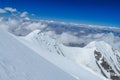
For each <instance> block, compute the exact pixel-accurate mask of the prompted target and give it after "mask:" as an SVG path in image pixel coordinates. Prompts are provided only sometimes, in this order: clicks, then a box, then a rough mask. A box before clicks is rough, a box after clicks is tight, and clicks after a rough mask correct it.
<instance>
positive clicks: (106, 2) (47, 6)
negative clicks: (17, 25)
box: [0, 0, 120, 26]
mask: <svg viewBox="0 0 120 80" xmlns="http://www.w3.org/2000/svg"><path fill="white" fill-rule="evenodd" d="M6 6H9V7H13V8H17V9H18V10H19V11H28V12H29V13H34V14H36V15H37V16H38V17H39V19H50V20H59V21H68V22H77V23H87V24H97V25H109V26H120V0H0V7H6Z"/></svg>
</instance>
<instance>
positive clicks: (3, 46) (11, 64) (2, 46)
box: [0, 29, 76, 80]
mask: <svg viewBox="0 0 120 80" xmlns="http://www.w3.org/2000/svg"><path fill="white" fill-rule="evenodd" d="M0 80H76V79H75V78H74V77H72V76H71V75H69V74H68V73H66V72H64V71H63V70H61V69H59V68H58V67H56V66H55V65H53V64H51V63H50V62H48V61H46V60H45V59H44V58H42V57H41V56H39V55H38V54H36V53H35V52H34V51H32V50H31V49H29V48H28V47H26V46H25V45H23V44H22V43H21V42H19V41H18V40H17V39H16V38H14V36H12V35H11V34H9V33H7V32H5V31H2V30H1V29H0Z"/></svg>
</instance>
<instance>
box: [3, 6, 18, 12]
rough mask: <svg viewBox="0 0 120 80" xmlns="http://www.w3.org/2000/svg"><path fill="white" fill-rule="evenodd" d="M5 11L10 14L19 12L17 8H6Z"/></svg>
mask: <svg viewBox="0 0 120 80" xmlns="http://www.w3.org/2000/svg"><path fill="white" fill-rule="evenodd" d="M4 10H6V11H9V12H17V10H16V9H15V8H11V7H6V8H5V9H4Z"/></svg>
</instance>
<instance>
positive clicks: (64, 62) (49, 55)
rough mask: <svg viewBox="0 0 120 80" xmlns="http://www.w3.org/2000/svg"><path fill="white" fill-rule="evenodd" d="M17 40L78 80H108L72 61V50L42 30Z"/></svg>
mask: <svg viewBox="0 0 120 80" xmlns="http://www.w3.org/2000/svg"><path fill="white" fill-rule="evenodd" d="M17 39H18V40H20V41H21V42H22V43H23V44H25V45H26V46H28V47H29V48H30V49H32V50H34V51H35V52H37V53H38V54H39V55H40V56H42V57H44V58H45V59H46V60H48V61H50V62H51V63H53V64H55V65H56V66H58V67H59V68H61V69H62V70H64V71H65V72H67V73H69V74H71V75H73V76H75V77H76V78H77V79H80V80H81V79H82V80H88V79H89V80H106V79H105V78H104V77H103V76H101V75H99V74H96V73H95V72H93V71H92V70H90V69H87V68H86V67H84V66H83V65H80V64H79V65H78V64H77V63H75V62H74V60H72V59H70V57H69V56H68V55H67V54H68V53H69V52H70V51H72V49H71V50H70V48H69V49H68V51H67V49H66V48H65V46H63V45H62V44H60V43H59V42H57V41H56V40H54V39H52V38H50V37H49V36H47V35H46V34H45V33H44V32H42V31H40V30H35V31H33V32H32V33H30V34H29V35H27V36H26V37H21V38H17ZM70 55H72V54H70ZM86 76H87V77H86Z"/></svg>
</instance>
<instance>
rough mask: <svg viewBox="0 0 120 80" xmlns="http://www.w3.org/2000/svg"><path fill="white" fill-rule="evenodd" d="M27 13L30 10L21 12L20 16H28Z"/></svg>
mask: <svg viewBox="0 0 120 80" xmlns="http://www.w3.org/2000/svg"><path fill="white" fill-rule="evenodd" d="M27 14H28V12H26V11H25V12H23V13H21V15H20V17H26V16H27Z"/></svg>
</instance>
